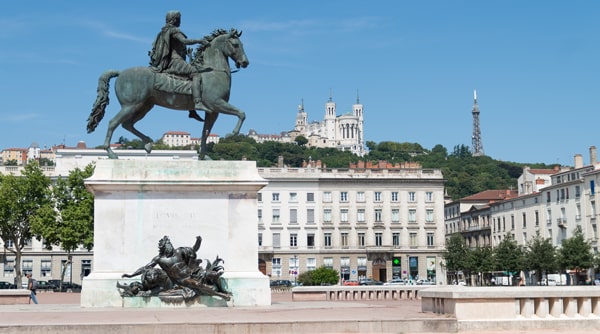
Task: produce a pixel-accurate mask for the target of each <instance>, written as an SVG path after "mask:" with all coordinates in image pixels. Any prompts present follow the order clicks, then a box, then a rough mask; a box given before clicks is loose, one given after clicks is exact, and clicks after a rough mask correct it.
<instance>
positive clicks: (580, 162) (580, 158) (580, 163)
mask: <svg viewBox="0 0 600 334" xmlns="http://www.w3.org/2000/svg"><path fill="white" fill-rule="evenodd" d="M581 167H583V156H582V155H581V154H579V153H578V154H575V168H581Z"/></svg>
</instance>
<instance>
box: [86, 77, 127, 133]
mask: <svg viewBox="0 0 600 334" xmlns="http://www.w3.org/2000/svg"><path fill="white" fill-rule="evenodd" d="M119 73H120V72H119V71H116V70H108V71H106V72H104V73H102V75H101V76H100V78H99V79H98V89H97V91H98V96H97V97H96V102H94V106H93V107H92V113H91V114H90V117H88V124H87V132H88V133H92V132H94V130H95V129H96V126H98V123H100V121H101V120H102V118H103V117H104V112H105V110H106V106H107V105H108V94H109V91H108V89H109V82H110V79H112V78H114V77H117V76H118V75H119Z"/></svg>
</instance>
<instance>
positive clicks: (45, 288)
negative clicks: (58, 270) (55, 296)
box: [37, 281, 58, 291]
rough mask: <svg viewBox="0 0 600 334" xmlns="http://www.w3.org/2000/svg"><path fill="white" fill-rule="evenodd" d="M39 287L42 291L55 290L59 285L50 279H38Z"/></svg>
mask: <svg viewBox="0 0 600 334" xmlns="http://www.w3.org/2000/svg"><path fill="white" fill-rule="evenodd" d="M37 285H38V287H37V289H38V290H41V291H55V290H56V289H58V287H57V286H56V285H54V284H52V283H49V282H48V281H37Z"/></svg>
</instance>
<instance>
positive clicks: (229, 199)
mask: <svg viewBox="0 0 600 334" xmlns="http://www.w3.org/2000/svg"><path fill="white" fill-rule="evenodd" d="M266 184H267V182H266V181H265V180H264V179H263V178H261V177H260V176H259V175H258V172H257V169H256V163H255V162H253V161H157V160H101V161H98V162H97V163H96V170H95V173H94V175H93V176H92V177H90V178H89V179H87V180H86V185H87V186H88V188H89V189H91V190H92V191H93V192H94V195H95V202H94V260H93V263H92V265H93V269H92V273H91V274H90V275H89V276H87V277H86V278H84V280H83V288H82V292H81V306H83V307H123V306H124V304H123V300H122V298H121V296H120V295H119V291H118V289H117V287H116V283H117V281H120V282H128V280H124V279H121V275H122V274H123V273H132V272H134V271H135V270H136V269H138V268H139V267H141V266H143V265H145V264H147V263H148V262H150V260H151V259H152V258H153V257H154V256H156V255H157V254H158V241H159V240H160V239H161V238H162V237H163V236H165V235H167V236H169V238H170V239H171V243H172V244H173V246H174V247H182V246H188V247H191V246H193V245H194V242H195V240H196V236H197V235H200V236H202V239H203V241H202V245H201V247H200V250H199V251H198V252H197V255H198V258H201V259H203V260H204V261H206V259H208V260H209V261H213V260H214V259H215V257H216V256H217V255H219V257H221V258H222V259H224V261H225V263H224V267H225V274H224V275H223V276H222V277H223V278H224V279H225V280H226V281H227V285H228V287H229V290H230V291H231V292H232V293H233V298H232V301H231V302H230V305H233V306H265V305H270V304H271V292H270V287H269V279H268V277H267V276H264V275H263V274H262V273H261V272H260V271H259V270H258V246H257V238H258V221H257V219H258V218H257V208H256V194H257V192H258V191H259V190H260V189H261V188H262V187H264V186H265V185H266ZM136 279H137V280H139V277H137V278H136ZM129 281H130V280H129Z"/></svg>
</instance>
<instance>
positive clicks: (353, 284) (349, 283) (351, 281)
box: [344, 280, 358, 286]
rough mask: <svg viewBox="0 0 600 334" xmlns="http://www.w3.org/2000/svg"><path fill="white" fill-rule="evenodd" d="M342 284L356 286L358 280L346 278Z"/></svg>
mask: <svg viewBox="0 0 600 334" xmlns="http://www.w3.org/2000/svg"><path fill="white" fill-rule="evenodd" d="M344 285H345V286H357V285H358V281H355V280H346V281H344Z"/></svg>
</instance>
